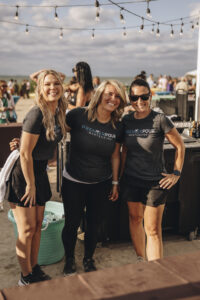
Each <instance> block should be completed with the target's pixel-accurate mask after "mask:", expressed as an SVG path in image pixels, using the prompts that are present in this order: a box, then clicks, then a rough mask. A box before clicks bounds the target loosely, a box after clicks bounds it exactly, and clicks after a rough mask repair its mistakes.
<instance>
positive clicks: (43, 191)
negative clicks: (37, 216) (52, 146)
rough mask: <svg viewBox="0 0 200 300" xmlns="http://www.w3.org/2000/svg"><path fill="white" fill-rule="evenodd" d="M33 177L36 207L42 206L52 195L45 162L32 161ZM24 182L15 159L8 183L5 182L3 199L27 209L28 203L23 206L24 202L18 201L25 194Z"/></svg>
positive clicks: (18, 161)
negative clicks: (5, 189) (5, 187)
mask: <svg viewBox="0 0 200 300" xmlns="http://www.w3.org/2000/svg"><path fill="white" fill-rule="evenodd" d="M33 165H34V175H35V186H36V205H39V206H44V205H45V203H46V202H47V201H48V200H50V198H51V196H52V193H51V188H50V184H49V179H48V175H47V171H46V168H47V161H46V160H45V161H44V160H41V161H39V160H37V161H36V160H34V161H33ZM25 189H26V181H25V179H24V175H23V172H22V169H21V164H20V158H18V159H17V161H16V163H15V165H14V167H13V169H12V172H11V174H10V178H9V181H8V182H7V191H6V197H5V199H6V200H8V201H9V202H11V203H14V204H15V205H17V206H21V207H28V206H29V203H28V204H27V205H26V206H25V205H24V203H25V201H26V200H24V201H22V202H21V201H20V199H21V198H22V197H23V195H24V194H25Z"/></svg>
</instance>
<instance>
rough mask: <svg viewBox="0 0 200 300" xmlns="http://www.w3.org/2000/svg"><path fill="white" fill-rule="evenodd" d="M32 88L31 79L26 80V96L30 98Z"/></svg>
mask: <svg viewBox="0 0 200 300" xmlns="http://www.w3.org/2000/svg"><path fill="white" fill-rule="evenodd" d="M30 88H31V85H30V81H29V80H26V97H27V98H28V99H29V93H30Z"/></svg>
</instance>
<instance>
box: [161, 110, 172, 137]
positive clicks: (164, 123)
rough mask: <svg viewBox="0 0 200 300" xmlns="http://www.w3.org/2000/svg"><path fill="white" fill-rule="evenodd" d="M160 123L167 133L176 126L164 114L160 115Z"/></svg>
mask: <svg viewBox="0 0 200 300" xmlns="http://www.w3.org/2000/svg"><path fill="white" fill-rule="evenodd" d="M160 123H161V128H162V130H163V132H164V133H165V134H166V133H168V132H169V131H170V130H171V129H172V128H174V124H173V123H172V122H171V121H170V119H169V118H168V117H166V116H165V115H164V114H161V115H160Z"/></svg>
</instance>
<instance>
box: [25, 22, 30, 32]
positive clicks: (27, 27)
mask: <svg viewBox="0 0 200 300" xmlns="http://www.w3.org/2000/svg"><path fill="white" fill-rule="evenodd" d="M25 32H26V34H29V30H28V24H26V30H25Z"/></svg>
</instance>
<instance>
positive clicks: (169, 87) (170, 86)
mask: <svg viewBox="0 0 200 300" xmlns="http://www.w3.org/2000/svg"><path fill="white" fill-rule="evenodd" d="M173 91H174V84H173V80H172V77H171V76H168V82H167V92H170V93H173Z"/></svg>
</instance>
